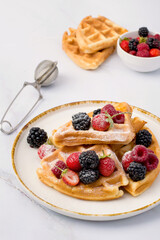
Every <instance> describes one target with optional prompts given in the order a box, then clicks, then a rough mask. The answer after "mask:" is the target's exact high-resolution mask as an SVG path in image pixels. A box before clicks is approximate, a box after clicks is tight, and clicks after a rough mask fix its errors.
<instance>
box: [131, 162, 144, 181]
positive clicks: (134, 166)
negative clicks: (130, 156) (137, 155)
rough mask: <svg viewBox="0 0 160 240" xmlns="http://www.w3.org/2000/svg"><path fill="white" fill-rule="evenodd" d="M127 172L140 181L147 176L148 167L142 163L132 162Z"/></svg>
mask: <svg viewBox="0 0 160 240" xmlns="http://www.w3.org/2000/svg"><path fill="white" fill-rule="evenodd" d="M127 172H128V174H129V177H130V178H131V179H132V180H133V181H134V182H137V181H140V180H142V179H144V178H145V175H146V167H145V166H143V165H142V164H141V163H137V162H131V163H130V165H129V167H128V168H127Z"/></svg>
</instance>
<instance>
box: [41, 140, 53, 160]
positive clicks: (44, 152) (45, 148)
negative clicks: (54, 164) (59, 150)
mask: <svg viewBox="0 0 160 240" xmlns="http://www.w3.org/2000/svg"><path fill="white" fill-rule="evenodd" d="M55 150H56V149H55V147H54V146H53V145H47V144H43V145H41V146H40V147H39V148H38V152H37V153H38V156H39V157H40V159H42V158H44V157H46V156H48V155H49V154H51V153H52V152H54V151H55Z"/></svg>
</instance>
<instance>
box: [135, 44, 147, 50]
mask: <svg viewBox="0 0 160 240" xmlns="http://www.w3.org/2000/svg"><path fill="white" fill-rule="evenodd" d="M137 49H138V51H143V50H144V49H146V50H148V51H149V46H148V44H146V43H140V44H138V45H137Z"/></svg>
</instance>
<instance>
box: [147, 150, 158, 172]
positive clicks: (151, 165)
mask: <svg viewBox="0 0 160 240" xmlns="http://www.w3.org/2000/svg"><path fill="white" fill-rule="evenodd" d="M158 163H159V160H158V158H157V156H156V155H155V154H154V153H151V152H148V158H147V161H146V162H145V166H146V168H147V171H151V170H153V169H155V168H157V166H158Z"/></svg>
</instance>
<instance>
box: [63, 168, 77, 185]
mask: <svg viewBox="0 0 160 240" xmlns="http://www.w3.org/2000/svg"><path fill="white" fill-rule="evenodd" d="M62 180H63V182H64V183H65V184H67V185H69V186H76V185H77V184H78V183H79V176H78V174H77V173H76V172H73V171H72V170H70V169H65V170H63V173H62Z"/></svg>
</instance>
